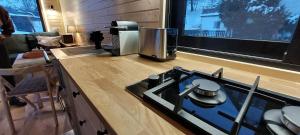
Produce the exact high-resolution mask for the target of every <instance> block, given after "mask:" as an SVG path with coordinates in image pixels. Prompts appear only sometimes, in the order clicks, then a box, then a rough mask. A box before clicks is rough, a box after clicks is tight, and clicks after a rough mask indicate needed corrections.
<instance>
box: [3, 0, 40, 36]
mask: <svg viewBox="0 0 300 135" xmlns="http://www.w3.org/2000/svg"><path fill="white" fill-rule="evenodd" d="M0 5H1V6H3V7H4V8H5V9H6V10H7V11H8V12H9V15H10V17H11V19H12V21H13V24H14V27H15V33H14V34H28V33H32V32H43V31H44V27H43V23H42V19H41V17H40V12H39V11H40V10H39V7H38V2H37V0H0Z"/></svg>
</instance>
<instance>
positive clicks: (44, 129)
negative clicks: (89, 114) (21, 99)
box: [0, 96, 71, 135]
mask: <svg viewBox="0 0 300 135" xmlns="http://www.w3.org/2000/svg"><path fill="white" fill-rule="evenodd" d="M29 98H30V99H31V100H32V99H34V96H29ZM59 108H60V105H59V104H58V103H56V110H57V115H58V122H59V125H58V127H57V128H56V127H55V124H54V120H53V115H52V112H51V106H50V102H44V107H43V108H42V109H41V110H39V111H34V109H33V108H32V107H31V106H29V105H27V106H25V107H21V108H15V107H12V108H11V112H12V117H13V120H14V124H15V126H16V130H17V135H63V134H64V133H66V132H68V131H70V130H71V128H70V125H69V122H68V120H67V115H66V113H64V112H63V111H61V110H60V109H59ZM10 134H11V132H10V128H9V126H8V122H7V120H6V118H5V114H4V112H3V104H2V102H1V101H0V135H10Z"/></svg>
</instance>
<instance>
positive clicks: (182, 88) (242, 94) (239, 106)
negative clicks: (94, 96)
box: [127, 68, 298, 135]
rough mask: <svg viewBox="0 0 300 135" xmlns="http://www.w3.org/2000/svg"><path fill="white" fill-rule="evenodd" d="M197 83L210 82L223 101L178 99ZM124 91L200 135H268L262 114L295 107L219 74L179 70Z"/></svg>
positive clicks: (288, 102)
mask: <svg viewBox="0 0 300 135" xmlns="http://www.w3.org/2000/svg"><path fill="white" fill-rule="evenodd" d="M217 75H219V76H217ZM153 79H154V80H155V81H153ZM199 79H202V80H211V81H213V82H215V83H217V84H218V85H220V89H219V91H222V92H223V93H225V96H226V100H225V101H224V102H221V103H218V104H206V103H199V102H198V101H196V100H193V99H192V98H191V96H190V94H191V93H193V92H194V91H193V90H191V92H188V94H186V95H185V96H182V98H180V96H179V95H184V94H183V93H186V92H187V91H188V89H191V88H192V87H193V82H194V81H195V80H199ZM257 81H258V80H257ZM256 85H257V84H256ZM127 90H128V91H129V92H130V93H132V94H133V95H135V96H136V97H138V98H140V99H142V100H144V101H145V102H150V103H151V104H153V105H154V106H155V107H156V108H158V109H159V110H160V109H161V111H163V112H165V113H172V114H173V115H174V116H175V117H178V120H179V121H183V122H186V123H188V124H187V125H188V128H189V127H190V126H191V127H193V128H191V129H192V130H193V131H195V132H197V133H199V132H201V133H203V134H234V133H233V132H236V134H239V135H255V134H259V135H260V134H261V135H265V134H270V131H269V130H268V129H267V128H266V126H265V125H266V124H265V122H264V120H263V116H264V113H265V112H266V111H267V110H270V109H281V108H283V107H284V106H286V105H289V104H294V103H296V104H298V102H297V101H295V100H293V99H287V98H285V97H281V95H276V93H269V92H266V91H265V90H262V89H260V88H258V87H257V86H255V84H254V85H247V84H243V83H239V82H236V81H232V80H228V79H224V78H223V77H222V72H216V74H214V75H210V74H206V73H201V72H197V71H188V70H184V69H181V68H174V69H173V70H170V71H167V72H165V73H162V74H160V75H158V76H157V78H155V76H154V77H153V76H152V78H151V77H149V78H148V79H145V80H143V81H141V82H138V83H137V84H134V85H131V86H128V87H127ZM195 95H198V94H195ZM199 97H200V98H201V97H202V96H199ZM247 98H248V99H247ZM181 99H182V100H181ZM249 99H250V100H249ZM248 100H249V101H248ZM247 104H248V105H247ZM178 106H180V107H178ZM243 112H244V113H243ZM238 117H241V118H242V119H239V118H238ZM203 123H205V124H203Z"/></svg>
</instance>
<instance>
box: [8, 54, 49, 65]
mask: <svg viewBox="0 0 300 135" xmlns="http://www.w3.org/2000/svg"><path fill="white" fill-rule="evenodd" d="M44 64H46V60H45V58H44V57H41V58H36V59H24V58H23V53H20V54H18V56H17V58H16V60H15V62H14V64H13V65H12V67H13V68H22V67H28V66H33V65H44Z"/></svg>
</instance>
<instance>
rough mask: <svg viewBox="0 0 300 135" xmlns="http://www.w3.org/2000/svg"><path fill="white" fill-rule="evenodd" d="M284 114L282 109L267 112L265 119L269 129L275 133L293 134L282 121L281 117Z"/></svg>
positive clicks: (279, 134)
mask: <svg viewBox="0 0 300 135" xmlns="http://www.w3.org/2000/svg"><path fill="white" fill-rule="evenodd" d="M281 116H282V114H281V110H280V109H273V110H269V111H267V112H265V114H264V120H265V122H266V123H267V128H268V130H269V131H270V132H271V133H272V134H275V135H293V133H292V132H290V131H289V130H288V129H286V128H285V127H284V125H283V124H282V123H281V120H280V117H281Z"/></svg>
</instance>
